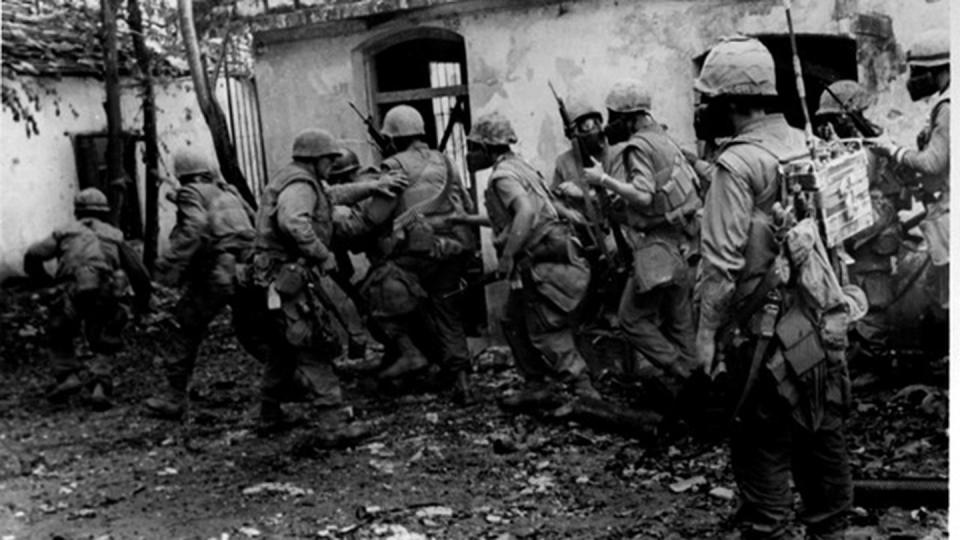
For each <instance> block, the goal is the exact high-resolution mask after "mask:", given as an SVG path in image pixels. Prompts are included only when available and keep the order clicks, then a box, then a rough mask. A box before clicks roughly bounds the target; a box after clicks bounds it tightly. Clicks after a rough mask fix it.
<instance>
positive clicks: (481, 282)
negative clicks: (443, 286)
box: [441, 272, 506, 300]
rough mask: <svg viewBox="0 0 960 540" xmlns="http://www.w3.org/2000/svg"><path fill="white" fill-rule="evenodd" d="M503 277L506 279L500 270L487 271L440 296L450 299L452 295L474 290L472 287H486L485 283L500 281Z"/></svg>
mask: <svg viewBox="0 0 960 540" xmlns="http://www.w3.org/2000/svg"><path fill="white" fill-rule="evenodd" d="M504 279H506V278H505V277H504V275H503V274H501V273H500V272H488V273H486V274H484V275H482V276H480V278H479V279H477V280H476V281H471V282H469V283H464V284H463V285H461V286H460V288H459V289H456V290H454V291H450V292H448V293H445V294H443V295H442V296H441V298H443V299H444V300H449V299H451V298H453V297H455V296H460V295H461V294H463V293H466V292H470V291H472V290H474V289H478V288H483V287H486V286H487V285H489V284H491V283H496V282H498V281H502V280H504Z"/></svg>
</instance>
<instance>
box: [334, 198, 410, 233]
mask: <svg viewBox="0 0 960 540" xmlns="http://www.w3.org/2000/svg"><path fill="white" fill-rule="evenodd" d="M396 207H397V200H396V199H395V198H388V197H384V196H383V195H379V194H378V195H374V196H372V197H369V198H367V199H365V200H363V201H362V202H360V204H356V205H352V206H344V205H337V206H335V207H334V212H333V234H334V235H335V236H336V237H337V238H338V239H350V238H356V237H359V236H363V235H365V234H367V233H369V232H371V231H373V230H376V229H378V228H380V227H383V226H385V225H386V224H388V223H390V222H391V220H392V218H393V214H394V210H395V209H396Z"/></svg>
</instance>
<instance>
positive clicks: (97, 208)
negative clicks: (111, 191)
mask: <svg viewBox="0 0 960 540" xmlns="http://www.w3.org/2000/svg"><path fill="white" fill-rule="evenodd" d="M73 209H74V211H75V212H109V211H110V203H109V202H107V196H106V195H104V194H103V192H102V191H100V190H99V189H97V188H86V189H84V190H82V191H81V192H80V193H77V195H76V197H74V198H73Z"/></svg>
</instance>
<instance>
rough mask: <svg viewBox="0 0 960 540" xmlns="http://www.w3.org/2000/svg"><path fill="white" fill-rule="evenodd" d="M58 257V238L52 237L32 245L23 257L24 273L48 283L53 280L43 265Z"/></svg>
mask: <svg viewBox="0 0 960 540" xmlns="http://www.w3.org/2000/svg"><path fill="white" fill-rule="evenodd" d="M56 256H57V238H56V236H55V235H52V234H51V235H50V236H48V237H46V238H44V239H43V240H41V241H39V242H37V243H35V244H33V245H31V246H30V247H29V248H28V249H27V252H26V253H25V254H24V256H23V271H24V272H26V274H27V275H28V276H30V277H31V278H34V279H38V280H43V281H48V280H51V279H53V278H52V277H51V276H50V274H49V273H47V269H46V268H44V266H43V263H45V262H47V261H49V260H50V259H52V258H54V257H56Z"/></svg>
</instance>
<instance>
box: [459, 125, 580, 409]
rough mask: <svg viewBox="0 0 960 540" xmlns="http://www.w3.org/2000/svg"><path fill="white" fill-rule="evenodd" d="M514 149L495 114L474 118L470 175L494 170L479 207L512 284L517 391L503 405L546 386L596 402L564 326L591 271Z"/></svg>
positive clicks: (508, 319)
mask: <svg viewBox="0 0 960 540" xmlns="http://www.w3.org/2000/svg"><path fill="white" fill-rule="evenodd" d="M515 142H517V136H516V134H515V133H514V131H513V127H511V126H510V122H509V121H508V120H507V119H506V118H504V117H503V116H502V115H500V114H499V113H496V112H495V113H491V114H488V115H485V116H483V117H481V118H480V119H478V120H477V122H476V123H475V124H474V126H473V129H471V131H470V136H469V137H468V138H467V151H468V162H469V163H470V167H471V169H472V170H479V169H486V168H492V169H493V170H492V171H491V172H490V177H489V179H488V180H487V190H486V193H485V199H484V200H485V204H486V207H487V216H488V217H489V219H490V222H491V224H492V226H493V232H494V234H495V235H496V239H495V240H494V245H495V246H496V248H497V251H498V253H499V260H500V263H499V268H498V270H499V272H500V273H501V274H502V275H503V277H504V278H506V279H508V280H509V281H510V282H511V283H513V284H514V286H513V287H511V291H510V296H509V298H508V300H507V305H506V307H505V309H504V314H503V319H502V321H501V328H502V329H503V333H504V335H505V336H506V338H507V343H508V344H509V345H510V349H511V351H512V352H513V358H514V360H515V362H516V364H517V368H518V369H519V370H520V372H521V374H522V375H523V378H524V390H523V391H522V392H520V393H519V394H517V395H516V396H514V397H511V398H508V399H507V400H505V404H507V405H519V404H520V403H521V402H522V401H525V400H533V401H542V399H543V396H544V395H545V394H546V393H547V392H548V391H549V387H550V383H551V382H563V383H566V384H567V385H569V386H570V387H571V389H572V390H573V391H574V393H576V394H577V395H581V396H587V397H594V398H596V397H599V394H598V393H597V391H596V389H594V387H593V384H592V383H591V382H590V376H589V373H588V371H587V365H586V362H585V361H584V359H583V357H582V356H581V355H580V352H579V351H578V350H577V347H576V344H575V343H574V338H573V333H572V331H571V322H570V316H571V314H572V312H573V310H574V309H575V308H576V307H577V305H578V304H579V303H580V301H581V300H582V299H583V297H584V295H585V294H586V291H587V285H588V283H589V281H590V267H589V265H588V264H587V262H586V261H585V260H584V259H583V258H582V257H581V256H580V254H579V249H578V247H577V246H578V244H576V243H575V242H574V241H573V237H572V231H571V230H570V229H569V228H568V226H567V225H565V224H563V223H562V222H561V221H560V218H559V215H558V213H557V210H556V208H555V207H554V204H553V202H552V200H551V197H550V195H549V193H548V192H547V189H546V187H545V186H544V184H543V178H542V177H541V176H540V173H539V172H538V171H537V170H536V169H534V168H533V166H531V165H530V164H529V163H527V162H526V161H525V160H523V159H522V158H521V157H520V156H518V155H517V154H515V153H513V151H511V149H510V145H511V144H513V143H515Z"/></svg>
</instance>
